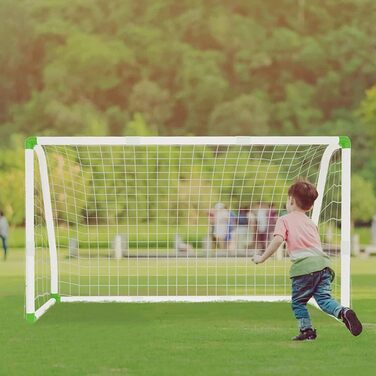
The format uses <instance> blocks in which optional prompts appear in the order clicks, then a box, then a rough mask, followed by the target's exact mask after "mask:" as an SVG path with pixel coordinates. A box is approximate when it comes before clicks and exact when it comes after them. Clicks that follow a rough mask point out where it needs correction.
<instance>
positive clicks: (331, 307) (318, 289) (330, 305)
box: [313, 268, 344, 318]
mask: <svg viewBox="0 0 376 376" xmlns="http://www.w3.org/2000/svg"><path fill="white" fill-rule="evenodd" d="M315 279H316V280H315V291H314V293H313V297H314V298H315V300H316V302H317V304H318V305H319V307H320V308H321V309H322V310H323V311H324V312H326V313H328V314H329V315H332V316H334V317H337V318H340V312H341V310H342V308H344V307H342V306H341V304H339V303H338V302H337V301H336V300H334V299H333V297H332V286H331V281H332V273H331V272H330V269H328V268H325V269H323V270H321V271H320V272H317V273H315Z"/></svg>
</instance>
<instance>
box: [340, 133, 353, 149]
mask: <svg viewBox="0 0 376 376" xmlns="http://www.w3.org/2000/svg"><path fill="white" fill-rule="evenodd" d="M339 146H341V147H342V149H351V140H350V137H348V136H339Z"/></svg>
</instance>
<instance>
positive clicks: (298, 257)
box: [253, 180, 362, 341]
mask: <svg viewBox="0 0 376 376" xmlns="http://www.w3.org/2000/svg"><path fill="white" fill-rule="evenodd" d="M317 196H318V193H317V190H316V188H315V186H314V185H312V184H311V183H310V182H308V181H303V180H301V181H298V182H296V183H295V184H293V185H292V186H291V187H290V189H289V191H288V199H287V203H286V209H287V212H288V214H286V215H284V216H282V217H280V218H279V219H278V220H277V223H276V227H275V230H274V237H273V240H272V241H271V243H270V244H269V246H268V247H267V249H266V251H265V252H264V254H263V255H261V256H260V255H255V256H254V257H253V262H254V263H255V264H259V263H262V262H264V261H265V260H267V259H268V258H269V257H270V256H271V255H272V254H273V253H274V252H275V251H276V250H277V249H278V248H279V246H280V245H281V244H282V243H283V242H284V241H286V244H287V249H288V253H289V255H290V259H291V261H292V262H293V264H292V266H291V269H290V278H291V279H292V297H291V301H292V310H293V312H294V315H295V317H296V319H297V320H298V323H299V329H300V333H299V334H298V335H297V336H296V337H294V338H293V340H295V341H304V340H314V339H315V338H316V336H317V335H316V329H313V327H312V323H311V320H310V316H309V313H308V310H307V302H308V300H309V299H310V298H311V297H314V298H315V300H316V302H317V304H318V305H319V307H320V308H321V309H322V310H323V311H324V312H326V313H328V314H330V315H332V316H334V317H337V318H339V319H341V320H342V321H343V322H344V323H345V325H346V327H347V328H348V329H349V331H350V332H351V334H353V335H354V336H357V335H359V334H360V333H361V332H362V324H361V323H360V321H359V320H358V318H357V317H356V314H355V312H354V311H353V310H351V309H350V308H346V307H342V306H341V305H340V304H339V303H337V302H336V301H335V300H334V299H333V298H332V296H331V286H330V284H331V282H332V280H333V277H334V272H333V271H332V270H331V269H330V259H329V256H328V255H327V254H326V253H324V252H323V250H322V246H321V242H320V237H319V233H318V229H317V226H316V225H315V224H314V223H313V222H312V221H311V219H309V218H308V217H307V216H306V214H305V212H307V211H309V210H310V209H311V208H312V206H313V203H314V201H315V200H316V198H317Z"/></svg>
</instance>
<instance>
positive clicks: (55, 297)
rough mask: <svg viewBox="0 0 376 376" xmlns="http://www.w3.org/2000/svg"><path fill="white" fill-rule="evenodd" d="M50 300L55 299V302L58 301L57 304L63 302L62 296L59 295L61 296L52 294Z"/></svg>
mask: <svg viewBox="0 0 376 376" xmlns="http://www.w3.org/2000/svg"><path fill="white" fill-rule="evenodd" d="M50 298H51V299H55V300H56V303H60V302H61V298H60V295H59V294H51V295H50Z"/></svg>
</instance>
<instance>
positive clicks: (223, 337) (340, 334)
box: [0, 250, 376, 376]
mask: <svg viewBox="0 0 376 376" xmlns="http://www.w3.org/2000/svg"><path fill="white" fill-rule="evenodd" d="M352 261H353V274H352V289H353V293H352V298H353V307H354V308H355V309H356V311H357V312H358V315H359V317H360V318H361V319H362V321H363V322H364V333H362V335H361V336H359V337H357V338H354V337H352V336H351V335H350V334H349V333H348V331H347V330H346V329H345V327H344V326H343V325H342V324H341V323H339V322H337V321H336V320H334V319H332V318H330V317H328V316H327V315H325V314H323V313H322V312H320V311H318V310H316V309H313V308H311V313H312V318H313V321H314V324H315V326H316V328H317V329H318V335H319V337H318V339H317V340H316V341H314V342H309V343H294V342H292V341H290V337H291V336H292V335H294V334H296V332H297V329H296V323H295V320H294V319H293V316H292V313H291V309H290V307H289V305H288V304H283V303H278V304H277V303H274V304H269V303H257V304H255V303H252V304H248V303H207V304H187V303H182V304H173V303H165V304H78V303H77V304H73V303H72V304H59V305H56V306H54V307H52V309H51V310H49V311H48V312H47V313H46V315H44V316H43V317H42V318H41V319H40V320H39V321H38V322H36V323H35V324H30V323H27V322H26V321H25V320H24V313H23V306H24V276H23V274H24V263H23V258H22V251H21V250H19V251H14V252H13V253H11V254H10V256H9V259H8V260H7V262H2V261H1V262H0V286H1V289H0V320H1V324H0V343H1V353H0V374H1V375H3V374H4V375H289V376H292V375H301V374H303V373H304V374H306V375H354V374H356V375H358V376H360V375H373V374H374V358H375V356H376V348H375V343H376V299H375V297H376V275H375V270H376V258H370V259H368V260H364V259H353V260H352Z"/></svg>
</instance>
